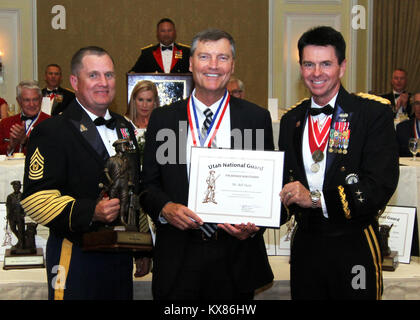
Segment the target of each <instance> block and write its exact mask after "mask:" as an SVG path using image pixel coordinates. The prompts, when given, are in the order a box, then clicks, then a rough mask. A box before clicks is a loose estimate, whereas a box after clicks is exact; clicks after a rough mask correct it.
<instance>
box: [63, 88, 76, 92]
mask: <svg viewBox="0 0 420 320" xmlns="http://www.w3.org/2000/svg"><path fill="white" fill-rule="evenodd" d="M63 89H66V90H67V91H70V92H73V93H74V90H73V88H72V89H70V88H67V87H66V88H63Z"/></svg>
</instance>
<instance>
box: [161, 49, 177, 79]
mask: <svg viewBox="0 0 420 320" xmlns="http://www.w3.org/2000/svg"><path fill="white" fill-rule="evenodd" d="M162 46H163V44H160V51H161V52H162V62H163V71H164V72H165V73H170V72H171V65H172V56H173V51H174V44H173V43H172V44H171V45H169V46H165V47H172V50H165V51H164V50H162Z"/></svg>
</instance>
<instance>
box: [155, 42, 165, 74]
mask: <svg viewBox="0 0 420 320" xmlns="http://www.w3.org/2000/svg"><path fill="white" fill-rule="evenodd" d="M153 57H154V58H155V60H156V63H157V64H158V65H159V67H160V69H161V70H162V72H163V71H164V70H165V69H164V67H163V60H162V51H161V49H160V45H157V47H156V49H155V50H153Z"/></svg>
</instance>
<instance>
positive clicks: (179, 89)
mask: <svg viewBox="0 0 420 320" xmlns="http://www.w3.org/2000/svg"><path fill="white" fill-rule="evenodd" d="M142 80H149V81H152V82H153V83H154V84H155V85H156V88H157V90H158V95H159V101H160V106H165V105H169V104H171V103H173V102H176V101H179V100H184V99H187V98H188V97H189V96H190V94H191V92H192V90H193V87H194V82H193V78H192V74H191V73H127V104H128V103H129V102H130V96H131V92H132V91H133V88H134V87H135V85H136V84H137V82H139V81H142Z"/></svg>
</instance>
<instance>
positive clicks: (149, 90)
mask: <svg viewBox="0 0 420 320" xmlns="http://www.w3.org/2000/svg"><path fill="white" fill-rule="evenodd" d="M158 106H159V96H158V91H157V88H156V86H155V84H154V83H153V82H152V81H149V80H142V81H139V82H137V84H136V85H135V86H134V88H133V91H132V92H131V97H130V102H129V103H128V108H127V112H126V114H125V117H126V119H127V120H129V121H130V122H131V124H132V125H133V128H134V133H135V134H136V138H137V140H138V139H139V138H140V137H141V136H143V135H144V132H145V131H146V128H147V124H148V123H149V118H150V115H151V114H152V111H153V109H154V108H156V107H158Z"/></svg>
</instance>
